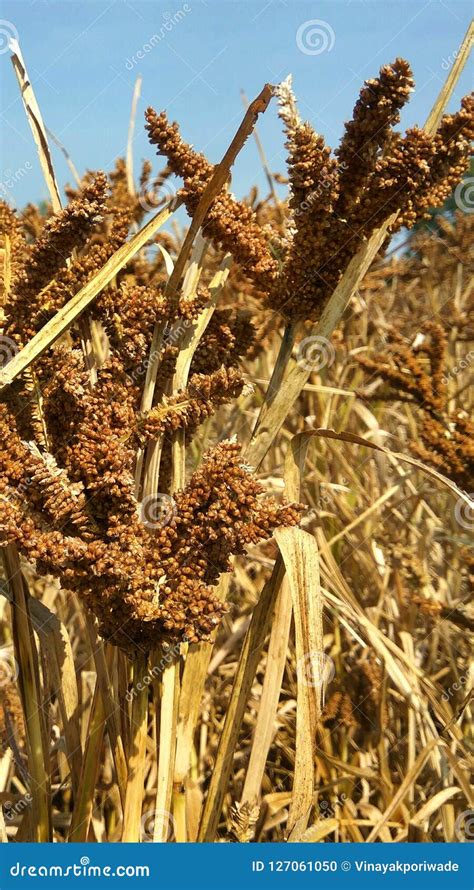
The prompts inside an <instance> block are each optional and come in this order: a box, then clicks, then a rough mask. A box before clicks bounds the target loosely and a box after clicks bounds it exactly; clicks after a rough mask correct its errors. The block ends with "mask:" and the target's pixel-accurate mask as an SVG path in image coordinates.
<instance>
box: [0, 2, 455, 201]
mask: <svg viewBox="0 0 474 890" xmlns="http://www.w3.org/2000/svg"><path fill="white" fill-rule="evenodd" d="M178 13H179V15H178ZM471 13H472V3H470V2H464V0H442V2H440V0H407V2H405V0H396V2H387V0H330V2H329V0H327V2H317V3H308V2H298V0H246V2H241V0H189V2H188V3H183V2H182V0H165V2H161V0H3V3H2V7H1V13H0V15H1V18H2V19H3V22H2V23H1V25H0V41H1V40H2V37H3V34H4V32H5V31H6V32H7V33H8V32H10V33H14V30H16V32H17V33H18V35H19V38H20V43H21V46H22V50H23V55H24V57H25V61H26V64H27V67H28V69H29V74H30V78H31V80H32V82H33V85H34V87H35V90H36V94H37V98H38V101H39V104H40V107H41V109H42V113H43V117H44V120H45V122H46V124H47V125H48V127H49V128H50V129H51V130H52V131H53V132H55V133H56V135H57V136H58V137H59V138H60V139H61V141H62V142H63V143H64V144H65V146H66V148H67V149H68V151H69V152H70V154H71V156H72V158H73V160H74V163H75V165H76V167H77V168H78V170H79V171H80V172H82V171H84V170H85V169H87V168H92V169H101V168H102V169H110V168H111V166H112V165H113V162H114V159H115V158H116V157H117V156H120V155H123V154H124V151H125V146H126V139H127V127H128V120H129V112H130V103H131V98H132V92H133V87H134V82H135V79H136V77H137V75H138V74H141V75H142V77H143V87H142V97H141V100H140V104H139V112H138V117H137V132H136V138H135V141H134V152H135V161H136V169H137V168H138V163H139V161H140V159H142V158H144V157H149V158H155V155H154V149H152V148H151V146H149V145H148V142H147V139H146V135H145V132H144V130H143V126H142V122H143V111H144V109H145V108H146V107H147V105H153V106H154V107H155V108H156V109H162V108H165V109H166V110H167V112H168V113H169V115H170V116H171V117H172V118H174V119H176V120H178V121H179V123H180V125H181V128H182V133H183V135H184V137H185V138H186V139H187V140H189V141H190V142H192V143H193V144H194V145H195V146H196V147H197V148H199V149H202V150H204V151H205V152H206V154H207V155H208V156H209V158H210V159H211V160H212V161H217V160H219V159H220V158H221V156H222V154H223V153H224V151H225V149H226V148H227V145H228V143H229V141H230V139H231V138H232V136H233V134H234V132H235V130H236V129H237V126H238V124H239V121H240V119H241V117H242V113H243V109H242V103H241V97H240V90H241V89H244V90H245V92H246V93H247V94H248V96H249V97H253V96H255V95H256V94H257V93H258V92H259V91H260V89H261V87H262V86H263V84H264V83H265V82H266V81H271V82H274V83H275V82H277V81H278V80H280V79H282V78H283V77H285V76H286V75H287V74H288V73H289V72H291V73H292V74H293V80H294V88H295V91H296V94H297V96H298V98H299V103H300V109H301V113H302V115H303V116H304V117H307V118H308V119H310V120H311V121H312V123H313V125H314V126H315V127H316V129H317V130H318V131H319V132H321V133H323V134H324V136H325V138H326V140H327V142H328V143H329V144H331V145H333V146H334V145H335V144H336V143H337V141H338V138H339V136H340V134H341V131H342V125H343V122H344V120H346V119H347V118H348V117H349V116H350V114H351V110H352V107H353V105H354V101H355V99H356V97H357V93H358V90H359V87H360V85H361V83H362V81H363V80H364V79H365V78H366V77H372V76H375V75H376V74H377V72H378V69H379V67H380V65H381V64H383V63H386V62H390V61H392V60H393V59H394V58H395V57H396V56H397V55H401V56H404V57H406V58H407V59H408V60H409V61H410V62H411V64H412V67H413V70H414V74H415V79H416V91H415V93H414V94H413V95H412V99H411V102H410V104H409V106H408V108H407V109H406V111H405V112H404V116H403V119H402V123H403V125H404V126H410V125H412V124H414V123H417V124H423V122H424V119H425V117H426V115H427V113H428V111H429V109H430V108H431V105H432V103H433V101H434V99H435V98H436V96H437V94H438V92H439V89H440V87H441V85H442V82H443V80H444V78H445V77H446V73H447V69H448V68H449V66H450V64H452V61H453V57H454V54H455V53H456V50H457V49H458V47H459V44H460V42H461V40H462V37H463V35H464V33H465V31H466V28H467V26H468V23H469V18H470V15H471ZM314 20H317V22H316V23H314ZM12 29H14V30H12ZM153 35H155V38H154V39H153V40H152V38H153ZM150 40H152V44H153V45H152V44H150V42H149V41H150ZM140 56H141V57H142V58H140ZM0 65H2V67H3V71H2V77H1V83H2V88H1V104H2V137H1V149H2V151H1V167H0V172H1V181H2V182H4V181H6V180H8V181H9V182H10V183H11V180H12V176H13V177H14V178H15V179H16V180H17V181H15V182H14V183H13V185H12V186H11V188H10V193H11V198H12V201H13V203H14V204H15V205H16V206H18V207H21V206H22V205H23V204H24V203H26V201H28V200H32V201H36V200H40V199H42V198H45V197H46V189H45V186H44V183H43V181H42V176H41V173H40V171H39V168H38V162H37V156H36V150H35V147H34V145H33V142H32V137H31V133H30V131H29V127H28V124H27V122H26V120H25V115H24V111H23V107H22V103H21V101H20V99H19V97H18V88H17V83H16V78H15V76H14V73H13V70H12V68H11V63H10V56H9V53H8V52H7V51H5V41H4V40H3V42H2V43H1V45H0ZM471 83H472V66H471V67H470V69H469V68H468V69H467V70H465V72H464V74H463V76H462V79H461V81H460V83H459V85H458V88H457V94H456V97H455V98H454V99H453V101H452V103H451V108H455V107H457V106H458V105H459V99H460V97H461V96H462V95H463V94H464V93H466V92H468V91H469V89H470V88H471ZM259 127H260V135H261V137H262V139H263V142H264V145H265V149H266V152H267V155H268V157H269V160H270V167H271V169H272V170H280V171H282V170H283V169H284V148H283V140H282V136H281V130H280V125H279V121H278V119H277V116H276V112H275V108H274V106H273V105H272V106H270V109H269V110H268V111H267V113H266V115H265V116H264V118H263V119H262V120H261V123H260V125H259ZM53 156H54V162H55V166H56V170H57V176H58V180H59V183H60V185H61V187H63V186H64V184H65V183H66V182H68V181H70V180H71V176H70V173H69V170H68V168H67V166H66V163H65V160H64V158H63V156H62V155H61V153H60V152H59V150H58V149H57V148H55V147H53ZM160 166H161V161H160V160H158V159H156V158H155V168H154V169H156V170H158V169H159V168H160ZM19 169H22V170H23V174H22V175H20V176H16V177H15V173H16V171H18V170H19ZM254 182H257V183H259V184H260V185H262V186H263V188H265V186H264V178H263V176H262V173H261V169H260V163H259V160H258V155H257V152H256V148H255V145H254V143H253V140H252V141H251V142H249V144H248V145H247V146H246V147H245V149H244V151H243V152H242V154H241V156H240V157H239V159H238V161H237V165H236V168H235V171H234V176H233V190H234V191H235V192H236V193H237V194H238V195H242V194H244V193H246V192H248V190H249V188H250V186H251V185H252V184H253V183H254Z"/></svg>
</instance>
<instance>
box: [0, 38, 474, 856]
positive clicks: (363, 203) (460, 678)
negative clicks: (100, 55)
mask: <svg viewBox="0 0 474 890" xmlns="http://www.w3.org/2000/svg"><path fill="white" fill-rule="evenodd" d="M471 43H472V28H471V29H470V30H469V32H468V34H467V35H466V37H465V39H464V42H463V43H462V44H461V48H460V50H459V53H458V55H457V58H456V62H455V64H453V65H451V66H450V68H449V71H447V72H446V73H445V80H444V83H443V84H440V92H439V96H438V98H437V100H436V102H435V104H434V106H433V107H432V108H429V107H427V108H426V114H425V124H424V126H419V127H416V126H414V127H411V128H408V129H405V128H403V127H402V126H401V122H400V114H401V112H402V109H403V108H404V106H405V105H406V103H408V102H409V99H410V94H411V93H412V91H413V88H414V79H413V74H412V69H411V66H410V64H409V61H407V60H405V59H404V58H401V57H397V49H396V40H394V42H393V46H394V47H395V49H394V51H393V47H390V48H389V49H387V50H386V56H387V57H386V58H385V59H384V60H383V61H384V63H383V64H382V65H381V66H380V64H376V65H375V67H374V70H373V73H372V75H371V77H369V78H368V79H367V80H366V81H365V82H362V81H361V82H359V83H358V84H357V85H354V96H353V105H354V110H353V114H352V118H351V119H349V120H348V121H347V122H345V124H344V127H343V135H342V137H341V139H340V141H338V142H336V143H335V144H333V143H332V140H331V138H330V135H331V134H329V133H328V134H325V133H321V132H319V130H318V129H316V128H315V126H314V125H313V123H312V122H311V120H309V121H308V120H306V119H305V118H306V110H305V109H304V108H302V107H300V103H299V101H298V95H296V93H297V90H296V88H294V87H293V83H292V79H291V77H287V78H286V79H284V80H283V81H281V82H280V83H267V84H265V85H263V86H262V89H261V91H260V93H258V95H256V96H255V97H251V99H250V100H247V99H245V101H244V106H245V107H243V106H242V105H241V104H239V97H238V96H237V98H236V107H235V120H236V125H235V128H234V135H233V138H232V139H231V140H229V143H228V148H227V150H226V151H225V153H224V154H223V155H222V158H221V160H220V162H218V163H211V161H210V160H209V159H208V157H207V156H206V154H205V153H202V152H201V151H200V147H199V145H197V144H196V145H190V144H189V143H188V142H187V141H185V139H184V137H183V136H182V129H183V127H182V124H183V122H182V121H179V122H177V123H175V122H174V120H173V118H172V117H170V116H169V115H168V114H167V112H165V111H163V110H161V108H160V107H159V105H158V101H157V105H156V107H148V108H147V109H146V111H145V115H144V116H143V114H144V108H143V107H141V106H140V105H139V101H138V100H139V89H140V82H139V80H137V86H136V90H135V94H134V96H133V102H132V107H131V113H130V124H129V140H128V150H127V152H126V153H125V154H124V156H123V157H119V158H118V159H117V160H116V161H115V164H114V166H113V167H112V169H106V170H100V169H99V170H97V169H93V170H85V171H84V170H82V171H79V172H78V171H77V170H76V168H75V166H74V164H73V162H72V160H71V159H70V158H69V156H68V163H69V165H70V184H69V186H68V188H67V190H66V196H65V197H64V196H63V195H62V194H61V193H60V189H59V187H58V182H57V178H56V174H55V167H54V162H53V156H52V153H51V136H50V133H49V131H48V130H47V127H46V124H45V122H43V118H42V114H41V109H40V107H39V99H38V96H37V93H36V91H35V78H34V76H33V75H32V76H31V79H30V76H29V74H28V59H27V58H23V55H22V50H21V48H20V45H19V44H18V43H17V42H16V41H13V42H12V44H11V57H12V62H13V68H14V72H15V75H16V78H17V81H18V89H19V90H20V92H21V96H22V98H23V104H24V111H25V114H26V120H27V122H28V125H29V127H30V129H31V139H32V140H33V141H34V144H35V145H36V147H37V150H38V159H39V163H40V165H41V169H42V171H43V175H44V180H45V183H46V187H47V189H48V196H49V197H48V201H46V202H37V200H36V196H35V195H34V194H32V196H31V203H28V204H27V205H26V206H21V207H14V206H12V204H11V203H10V202H9V201H8V200H6V199H5V200H1V201H0V387H1V388H0V501H1V506H0V549H1V554H2V560H1V561H0V588H1V589H0V592H1V594H2V595H1V596H0V836H1V839H2V840H3V841H4V842H9V843H15V842H19V841H34V842H47V841H54V842H57V843H66V842H77V841H82V842H84V841H88V842H91V843H100V842H106V841H108V842H112V843H122V842H137V841H140V842H157V843H163V842H168V843H176V842H178V843H180V842H194V841H198V842H212V843H236V842H238V843H249V842H277V841H285V842H286V841H288V842H294V841H304V842H309V843H324V842H331V841H333V842H334V841H335V842H374V841H375V842H382V843H384V842H393V841H403V842H412V841H416V842H426V841H430V842H433V841H441V842H449V841H458V842H464V841H469V840H472V839H473V831H474V809H473V806H474V800H473V790H472V784H471V767H472V752H473V735H472V711H473V705H472V681H473V675H472V670H471V669H470V664H471V660H472V634H473V630H474V613H473V610H472V601H471V593H472V584H473V577H474V549H473V542H472V530H473V527H474V510H473V508H474V504H473V500H472V499H473V497H474V494H473V492H474V424H473V420H472V405H473V393H472V379H473V370H474V311H473V310H474V292H473V278H472V272H473V255H472V234H473V229H474V216H473V213H472V210H473V202H472V188H473V182H474V180H473V177H472V168H471V170H470V150H471V141H472V139H473V137H474V99H473V97H472V95H471V96H466V97H464V98H462V100H461V102H460V103H458V108H457V110H455V111H454V112H452V113H448V112H447V110H446V109H447V106H448V105H449V103H450V101H451V99H452V97H453V95H454V91H455V88H456V84H457V82H458V79H459V76H460V74H461V72H462V70H463V67H464V65H465V63H466V61H467V59H468V54H469V49H470V45H471ZM25 55H26V54H25ZM157 92H158V91H157ZM449 107H452V105H450V106H449ZM113 111H114V110H113V109H112V110H111V114H113ZM202 115H203V116H204V117H205V115H206V107H205V102H204V101H203V107H202ZM272 115H273V116H275V119H277V120H278V122H279V127H280V129H281V134H282V144H283V143H284V145H285V153H286V165H285V166H284V169H283V168H282V169H279V170H278V171H274V170H273V168H272V167H270V165H269V163H268V161H267V157H266V154H265V146H264V144H263V140H261V138H260V126H261V122H262V121H263V120H264V119H265V120H266V119H267V117H268V116H272ZM239 120H240V123H239ZM143 127H145V129H146V133H147V138H148V157H147V158H146V159H145V160H144V161H143V163H142V166H141V170H140V171H139V173H138V176H137V175H136V169H137V167H138V160H137V159H136V158H135V163H134V158H133V152H132V147H133V133H134V132H136V131H137V130H138V128H143ZM69 139H70V141H69V142H68V150H69V151H71V157H73V155H74V151H73V148H74V145H73V138H72V140H71V133H70V134H69ZM255 140H256V142H257V148H258V153H259V157H260V161H261V164H262V165H263V174H264V181H265V183H266V189H264V190H262V189H261V188H257V187H256V186H254V184H253V182H252V181H249V182H248V184H247V186H248V187H247V197H246V198H245V199H238V198H237V197H235V195H234V193H233V190H232V182H231V179H232V174H233V172H234V168H235V167H236V166H238V163H239V154H240V152H241V150H242V149H243V148H244V146H245V145H246V144H248V143H252V141H255ZM134 170H135V175H134ZM260 172H261V171H260ZM392 239H393V240H392Z"/></svg>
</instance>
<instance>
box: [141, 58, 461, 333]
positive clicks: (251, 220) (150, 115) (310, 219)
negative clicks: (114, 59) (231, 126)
mask: <svg viewBox="0 0 474 890" xmlns="http://www.w3.org/2000/svg"><path fill="white" fill-rule="evenodd" d="M413 86H414V82H413V77H412V73H411V69H410V66H409V64H408V62H406V61H405V60H404V59H400V58H398V59H396V60H395V61H394V62H393V64H391V65H384V66H383V67H382V68H381V70H380V74H379V76H378V77H377V78H373V79H370V80H367V81H366V82H365V83H364V86H363V88H362V90H361V92H360V95H359V98H358V100H357V102H356V105H355V107H354V112H353V117H352V119H351V120H350V121H349V122H348V123H347V124H346V126H345V132H344V135H343V137H342V140H341V142H340V145H339V147H338V148H337V149H336V151H335V152H334V154H333V153H332V152H331V149H330V148H329V147H328V146H327V145H326V144H325V141H324V139H323V137H322V136H320V135H319V134H317V133H316V132H315V131H314V129H313V128H312V126H311V125H310V124H309V123H305V122H302V121H301V120H300V118H299V115H298V112H297V109H296V102H295V99H294V96H293V94H292V91H291V86H290V85H289V83H288V82H285V83H284V84H282V85H280V87H279V88H277V94H278V97H279V101H280V116H281V118H282V120H283V123H284V126H285V130H286V137H287V142H286V146H287V148H288V177H289V183H290V201H289V210H290V219H289V221H288V225H287V231H286V238H284V239H283V240H282V239H281V238H280V233H279V232H278V231H277V230H275V229H273V230H272V228H271V227H270V226H268V225H264V226H261V225H259V224H258V222H257V216H256V214H255V212H254V211H253V209H252V208H251V207H250V206H247V205H246V204H244V203H242V202H241V201H236V200H235V199H234V198H233V197H232V196H231V195H229V194H228V193H224V194H221V195H219V196H218V197H217V198H216V199H215V201H214V202H213V203H212V205H211V208H210V210H209V212H208V215H207V218H206V223H205V227H204V228H205V232H206V234H207V235H208V236H209V237H210V238H211V239H212V240H213V241H214V243H215V244H216V245H220V246H222V247H223V248H224V249H225V250H228V251H230V252H231V253H232V254H233V256H234V259H235V260H236V262H237V263H239V264H240V265H241V267H242V268H243V270H244V271H245V273H246V275H247V276H248V277H249V278H250V279H251V280H252V282H253V283H254V285H255V286H256V288H257V290H258V291H260V292H263V293H264V294H265V300H266V305H267V306H269V307H270V308H271V309H273V310H277V311H278V312H279V313H281V314H282V315H283V316H284V317H286V318H287V319H292V320H295V319H305V320H317V319H318V318H319V316H320V314H321V311H322V309H323V307H324V305H325V303H326V302H327V300H328V299H329V296H330V295H331V293H332V291H333V290H334V288H335V287H336V286H337V284H338V282H339V281H340V279H341V276H342V275H343V273H344V271H345V269H346V268H347V266H348V264H349V262H350V260H351V259H352V257H353V256H354V255H355V254H356V253H357V251H358V250H359V248H360V247H361V246H362V245H363V244H364V242H365V241H366V240H367V239H368V238H369V237H370V235H371V234H372V232H373V231H374V230H375V229H376V228H378V227H379V226H381V225H382V224H383V223H384V222H385V221H386V220H387V219H389V218H390V217H391V216H392V214H397V218H396V221H395V222H394V223H393V224H392V227H391V231H392V232H393V231H396V230H398V229H399V228H401V227H402V226H407V227H411V226H413V225H414V224H415V222H417V220H419V219H420V218H423V216H424V215H425V214H426V211H427V209H428V208H429V207H432V206H437V205H439V204H441V203H442V202H443V201H444V199H445V198H446V197H447V196H448V195H449V194H450V192H451V190H452V188H453V185H455V184H456V183H457V182H459V180H460V179H461V177H462V175H463V173H464V171H465V170H466V168H467V166H468V162H469V155H470V142H471V140H472V138H473V137H474V115H473V109H474V100H473V98H472V97H471V96H467V97H465V98H464V99H463V100H462V103H461V109H460V110H459V111H458V112H457V113H456V114H452V115H445V116H444V117H443V119H442V121H441V123H440V126H439V128H438V131H437V132H436V134H435V135H434V136H430V135H428V134H427V133H426V132H425V131H424V130H421V129H419V128H417V127H414V128H412V129H410V130H408V131H407V132H406V134H405V135H402V134H400V133H397V132H396V131H395V130H394V126H396V124H397V123H398V122H399V120H400V110H401V109H402V108H403V106H404V105H405V103H406V101H407V99H408V97H409V95H410V92H411V91H412V90H413ZM146 118H147V129H148V132H149V138H150V141H151V142H152V144H156V145H158V149H159V153H160V154H163V155H165V156H166V158H167V159H168V163H169V165H170V167H171V169H172V171H173V173H175V174H176V175H177V176H179V177H181V178H182V179H183V182H184V186H183V189H182V195H183V197H184V200H185V202H186V206H187V208H188V211H189V212H190V214H192V213H193V212H194V210H195V209H196V206H197V203H198V201H199V198H200V197H201V195H202V193H203V190H204V188H205V186H206V184H207V182H208V181H209V179H210V177H211V175H212V172H213V169H214V168H213V166H212V165H211V164H210V163H209V162H208V161H207V159H206V158H205V157H204V155H202V154H200V153H199V152H196V151H195V150H194V149H193V148H192V147H191V146H190V145H188V144H187V143H186V142H184V141H183V140H182V138H181V136H180V134H179V130H178V126H177V124H176V123H170V122H169V121H168V118H167V116H166V114H165V113H164V112H161V114H157V113H156V112H155V111H154V110H153V109H152V108H149V109H148V111H147V113H146Z"/></svg>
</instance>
